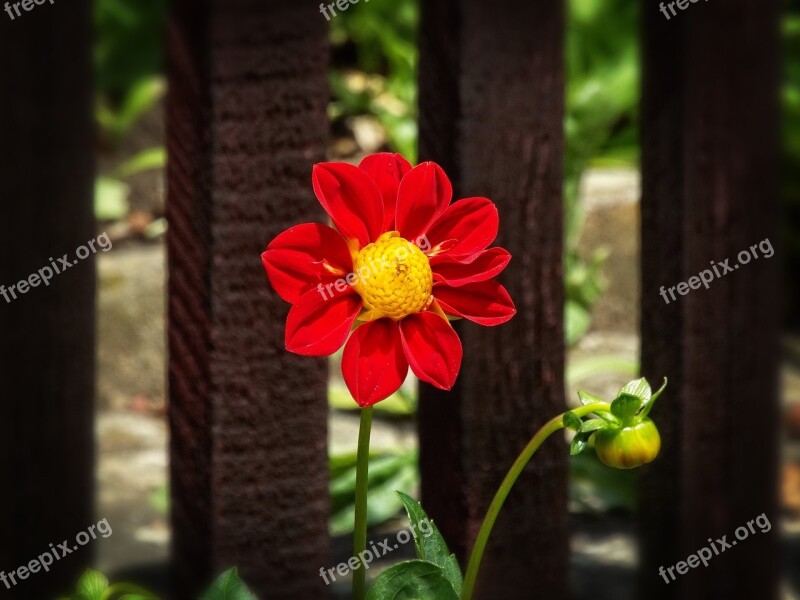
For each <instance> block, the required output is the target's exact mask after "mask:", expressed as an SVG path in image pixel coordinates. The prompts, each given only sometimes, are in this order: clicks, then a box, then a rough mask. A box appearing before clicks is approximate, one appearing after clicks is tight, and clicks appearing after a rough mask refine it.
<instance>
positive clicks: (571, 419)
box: [562, 410, 583, 431]
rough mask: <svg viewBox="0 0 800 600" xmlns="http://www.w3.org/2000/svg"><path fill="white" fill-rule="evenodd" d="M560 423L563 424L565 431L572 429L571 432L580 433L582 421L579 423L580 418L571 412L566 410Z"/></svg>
mask: <svg viewBox="0 0 800 600" xmlns="http://www.w3.org/2000/svg"><path fill="white" fill-rule="evenodd" d="M562 422H563V423H564V427H566V428H567V429H572V431H580V430H581V426H582V425H583V421H581V418H580V417H579V416H578V415H576V414H575V413H574V412H572V411H571V410H568V411H567V412H565V413H564V418H563V419H562Z"/></svg>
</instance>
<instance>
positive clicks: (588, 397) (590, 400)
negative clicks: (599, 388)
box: [578, 390, 605, 405]
mask: <svg viewBox="0 0 800 600" xmlns="http://www.w3.org/2000/svg"><path fill="white" fill-rule="evenodd" d="M578 399H579V400H580V401H581V404H583V405H588V404H595V403H597V402H605V400H603V399H602V398H601V397H600V396H595V395H594V394H590V393H589V392H584V391H583V390H578Z"/></svg>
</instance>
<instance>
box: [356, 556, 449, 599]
mask: <svg viewBox="0 0 800 600" xmlns="http://www.w3.org/2000/svg"><path fill="white" fill-rule="evenodd" d="M367 600H458V594H457V593H456V591H455V590H454V589H453V586H452V585H451V583H450V582H449V581H448V580H447V577H446V576H445V573H444V571H443V570H442V568H441V567H440V566H439V565H435V564H433V563H432V562H428V561H426V560H410V561H407V562H401V563H400V564H397V565H395V566H393V567H390V568H388V569H386V570H385V571H384V572H383V573H381V574H380V575H378V577H377V578H376V579H375V581H374V582H373V583H372V586H370V588H369V591H368V592H367Z"/></svg>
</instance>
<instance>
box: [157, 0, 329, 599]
mask: <svg viewBox="0 0 800 600" xmlns="http://www.w3.org/2000/svg"><path fill="white" fill-rule="evenodd" d="M327 62H328V61H327V29H326V22H325V20H324V19H323V18H322V17H321V16H320V14H319V11H318V9H317V7H316V6H315V5H312V4H307V3H288V2H287V3H273V2H263V1H260V0H241V1H235V2H230V1H226V2H223V1H222V0H218V1H204V2H197V1H196V0H178V1H176V2H175V3H174V6H173V13H172V16H171V21H170V31H169V42H168V63H169V65H168V72H169V84H170V92H169V99H168V134H167V135H168V150H169V167H168V186H169V192H168V196H169V199H168V219H169V224H170V232H169V237H168V246H169V348H170V359H169V384H170V403H171V404H170V424H171V433H172V447H171V452H172V485H173V491H172V495H173V525H174V553H175V563H176V567H177V574H178V578H177V580H178V590H177V592H178V594H179V595H180V597H187V598H188V597H190V595H191V594H193V593H194V592H196V591H197V589H198V587H199V586H200V585H202V584H203V583H205V582H207V581H208V580H209V578H210V577H211V575H212V571H214V572H216V571H219V570H221V569H224V568H227V567H229V566H234V565H236V566H239V567H240V572H241V574H242V576H243V577H244V578H245V579H246V580H247V581H248V583H250V584H251V585H252V587H253V588H254V591H256V593H257V594H258V595H259V596H260V597H263V598H272V599H280V598H287V599H288V598H291V599H303V598H319V597H322V596H323V595H324V582H323V581H322V579H321V578H320V577H319V575H318V570H319V568H320V567H322V566H324V565H327V564H328V562H329V559H328V534H327V517H328V494H327V490H328V485H327V482H328V472H327V459H326V456H327V453H326V434H327V403H326V393H325V391H326V376H327V370H326V366H325V362H324V361H321V360H314V359H309V358H300V357H295V356H291V355H289V354H288V353H286V352H285V350H284V347H283V330H284V323H283V321H284V317H285V315H286V312H287V309H288V305H286V304H285V303H284V302H283V301H282V300H280V299H279V298H278V297H277V296H276V295H275V294H274V293H273V292H272V291H271V289H270V288H269V286H268V284H267V282H266V278H265V275H264V273H263V270H262V267H261V263H260V256H259V255H260V253H261V251H263V249H264V248H265V247H266V244H267V243H268V242H269V240H271V239H272V238H273V237H274V236H275V235H277V234H278V233H279V232H280V231H281V230H283V229H285V228H286V227H288V226H289V225H292V224H295V223H298V222H303V221H318V220H320V219H321V217H322V215H321V214H320V209H319V207H318V205H317V204H316V202H315V201H314V199H313V195H312V192H311V185H310V173H311V165H312V164H313V163H314V162H316V161H319V160H321V159H323V157H324V148H325V139H326V135H327V118H326V103H327V80H326V69H327Z"/></svg>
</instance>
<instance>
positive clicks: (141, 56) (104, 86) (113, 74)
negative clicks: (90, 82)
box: [94, 0, 167, 145]
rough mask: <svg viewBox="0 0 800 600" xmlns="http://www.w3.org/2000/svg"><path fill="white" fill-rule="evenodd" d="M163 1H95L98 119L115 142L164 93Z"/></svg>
mask: <svg viewBox="0 0 800 600" xmlns="http://www.w3.org/2000/svg"><path fill="white" fill-rule="evenodd" d="M166 15H167V0H95V3H94V29H95V42H94V64H95V85H96V89H97V120H98V123H99V124H100V127H101V132H102V134H103V137H104V139H105V140H106V141H107V142H108V143H110V144H111V145H115V144H117V143H118V142H119V141H120V140H121V139H122V137H123V136H124V135H125V134H127V132H128V131H129V130H130V128H131V126H132V125H133V124H134V123H135V122H136V120H137V119H138V118H139V117H141V116H142V115H143V114H144V113H146V112H147V111H148V110H150V109H151V108H152V107H153V105H154V104H155V103H156V102H157V101H158V100H159V99H160V98H161V97H162V95H163V93H164V84H163V83H162V81H163V70H164V48H163V38H164V28H165V23H166Z"/></svg>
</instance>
